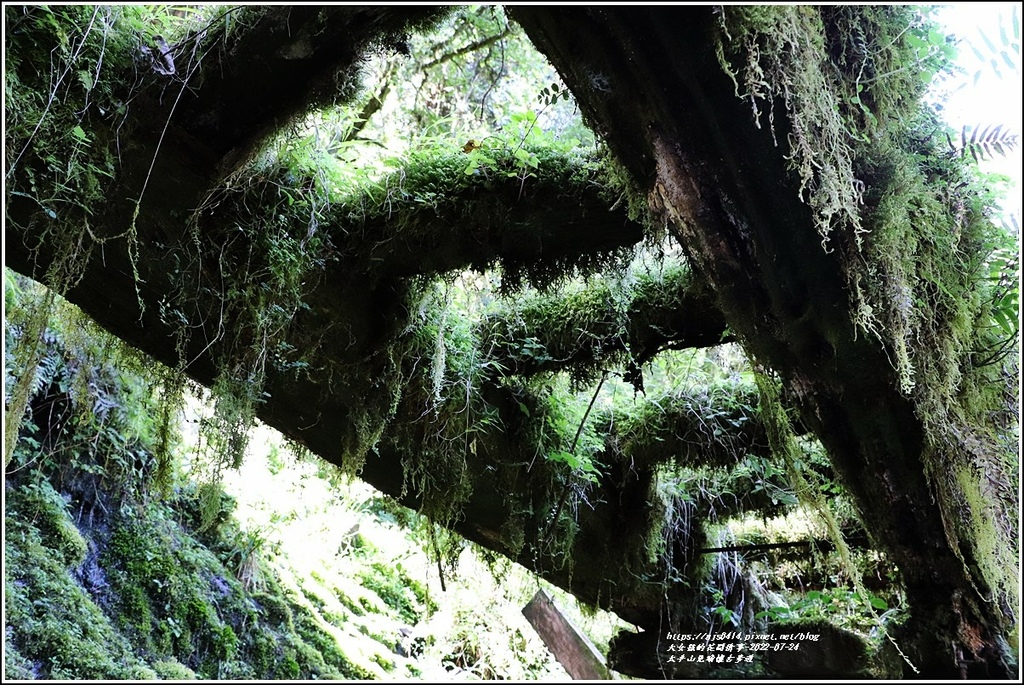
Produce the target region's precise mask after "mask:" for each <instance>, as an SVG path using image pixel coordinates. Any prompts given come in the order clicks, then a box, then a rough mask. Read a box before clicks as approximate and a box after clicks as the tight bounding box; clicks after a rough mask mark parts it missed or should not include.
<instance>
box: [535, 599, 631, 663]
mask: <svg viewBox="0 0 1024 685" xmlns="http://www.w3.org/2000/svg"><path fill="white" fill-rule="evenodd" d="M523 616H525V617H526V620H527V621H529V622H530V625H532V626H533V629H534V630H536V631H537V634H538V635H540V638H541V639H542V640H544V644H545V645H547V648H548V650H549V651H550V652H551V654H552V655H553V656H554V657H555V659H557V660H558V663H560V664H562V666H563V667H564V668H565V670H566V672H567V673H568V674H569V675H570V676H571V677H572V678H573V680H610V679H611V674H610V672H609V671H608V667H607V666H605V663H604V657H602V656H601V653H600V652H598V651H597V648H596V647H594V645H593V643H592V642H590V640H588V639H587V637H586V636H585V635H584V634H583V633H582V632H580V630H579V629H578V628H577V627H576V626H575V625H573V624H572V622H571V621H570V620H569V619H567V618H566V617H565V616H563V615H562V612H561V611H559V610H558V607H556V606H555V604H554V602H553V601H552V600H551V598H550V597H548V595H547V594H546V593H545V592H544V591H543V590H537V594H535V595H534V596H533V599H531V600H530V602H529V604H527V605H526V606H525V607H523Z"/></svg>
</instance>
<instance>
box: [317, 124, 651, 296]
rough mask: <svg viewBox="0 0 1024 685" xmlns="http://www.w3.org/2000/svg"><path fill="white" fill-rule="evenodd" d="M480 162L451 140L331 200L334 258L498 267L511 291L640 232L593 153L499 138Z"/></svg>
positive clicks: (390, 270) (415, 270)
mask: <svg viewBox="0 0 1024 685" xmlns="http://www.w3.org/2000/svg"><path fill="white" fill-rule="evenodd" d="M516 152H518V153H520V156H522V155H526V156H527V157H528V158H529V159H530V160H531V164H527V163H525V162H523V161H522V160H521V159H520V158H519V157H517V156H516V155H515V154H514V153H516ZM474 154H475V153H474ZM487 160H488V161H481V160H479V159H476V160H474V157H473V156H472V155H471V154H469V153H465V152H463V150H462V149H461V148H458V147H454V146H453V148H452V149H451V150H447V151H446V150H441V151H438V150H431V151H427V152H426V153H419V154H415V155H413V156H411V157H410V158H409V159H408V160H407V161H406V162H405V164H403V166H402V168H401V169H399V170H398V171H395V172H393V173H391V174H388V175H387V176H385V177H383V178H381V179H379V180H374V181H372V182H370V183H367V184H366V185H365V186H364V187H360V188H356V189H355V192H352V193H350V194H349V195H348V196H346V197H343V198H341V199H339V200H337V201H335V202H334V204H332V206H331V207H330V208H328V209H325V211H324V214H325V216H324V219H323V221H321V223H322V224H323V225H324V228H323V230H325V231H326V232H327V233H328V235H329V237H330V240H331V243H332V244H333V245H334V246H335V247H336V249H337V250H338V258H339V261H340V263H341V264H342V265H343V266H344V268H346V269H347V270H355V271H358V272H362V273H372V274H375V275H379V276H381V277H387V278H397V277H408V276H415V275H436V274H443V273H446V272H450V271H453V270H459V269H464V268H472V269H476V270H478V271H481V272H482V271H484V270H485V269H487V268H491V267H494V266H499V265H500V267H501V273H502V278H503V286H504V287H505V289H513V288H515V287H516V286H517V285H518V284H519V281H520V280H521V279H523V278H526V279H528V280H530V281H531V282H534V283H536V284H538V285H541V286H545V285H549V284H551V283H553V282H558V281H561V280H563V279H565V278H566V277H567V276H570V275H572V274H573V273H577V272H593V271H595V270H598V269H600V268H601V267H602V266H607V265H609V264H614V263H616V262H617V261H619V259H617V258H621V257H622V256H623V255H628V254H630V250H631V248H632V247H633V246H635V245H636V244H637V243H639V242H640V241H641V240H642V239H643V237H644V230H643V227H642V225H641V224H640V223H638V222H637V221H634V220H632V219H631V218H630V217H629V216H628V213H627V211H626V209H625V208H618V207H613V205H614V197H612V196H611V195H612V192H613V191H612V190H611V188H610V187H609V183H608V181H607V180H606V178H605V176H606V174H605V172H604V171H603V170H602V169H601V167H600V163H599V161H598V160H597V159H595V158H592V157H587V156H583V155H579V154H577V153H566V152H561V151H558V150H554V149H545V148H531V147H523V146H515V147H510V146H507V145H504V144H502V145H500V146H497V147H495V148H494V149H487ZM471 167H472V171H471V172H468V170H469V169H470V168H471ZM467 172H468V173H467Z"/></svg>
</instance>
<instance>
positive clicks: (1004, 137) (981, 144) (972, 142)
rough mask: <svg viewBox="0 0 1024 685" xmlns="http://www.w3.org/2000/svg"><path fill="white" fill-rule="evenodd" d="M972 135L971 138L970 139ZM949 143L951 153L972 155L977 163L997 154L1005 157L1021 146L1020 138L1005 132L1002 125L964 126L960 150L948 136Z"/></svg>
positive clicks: (961, 132)
mask: <svg viewBox="0 0 1024 685" xmlns="http://www.w3.org/2000/svg"><path fill="white" fill-rule="evenodd" d="M968 133H970V137H968ZM946 140H947V141H948V142H949V147H950V152H951V153H953V154H958V155H960V156H961V157H966V156H967V154H968V153H970V155H971V157H973V158H974V161H975V162H980V161H981V160H983V159H991V158H992V157H994V156H995V155H996V154H999V155H1000V156H1001V157H1005V156H1006V155H1008V154H1009V153H1010V151H1011V150H1013V149H1014V148H1016V147H1017V146H1018V145H1020V136H1019V135H1018V134H1016V133H1011V132H1010V131H1004V130H1003V125H1002V124H997V125H996V126H994V127H993V126H992V125H991V124H989V125H988V126H985V127H984V128H982V127H981V126H964V127H963V129H961V131H960V146H959V148H958V147H957V146H956V145H955V144H954V143H953V140H952V138H951V137H950V136H948V135H947V136H946Z"/></svg>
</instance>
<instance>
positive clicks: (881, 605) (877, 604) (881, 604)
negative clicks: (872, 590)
mask: <svg viewBox="0 0 1024 685" xmlns="http://www.w3.org/2000/svg"><path fill="white" fill-rule="evenodd" d="M869 601H870V602H871V606H873V607H874V608H876V609H878V610H879V611H885V610H886V609H888V608H889V605H888V604H886V603H885V600H884V599H882V598H881V597H875V596H873V595H872V597H871V599H870V600H869Z"/></svg>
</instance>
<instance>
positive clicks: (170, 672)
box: [153, 659, 196, 680]
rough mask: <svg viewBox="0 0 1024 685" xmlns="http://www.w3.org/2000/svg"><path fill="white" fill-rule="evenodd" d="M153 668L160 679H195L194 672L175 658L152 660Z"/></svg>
mask: <svg viewBox="0 0 1024 685" xmlns="http://www.w3.org/2000/svg"><path fill="white" fill-rule="evenodd" d="M153 670H154V671H155V672H156V675H157V677H158V678H160V680H195V679H196V673H195V671H193V670H192V669H191V668H189V667H188V666H185V665H184V664H182V663H181V662H180V661H177V660H175V659H163V660H161V661H155V662H153Z"/></svg>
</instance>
